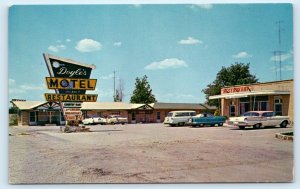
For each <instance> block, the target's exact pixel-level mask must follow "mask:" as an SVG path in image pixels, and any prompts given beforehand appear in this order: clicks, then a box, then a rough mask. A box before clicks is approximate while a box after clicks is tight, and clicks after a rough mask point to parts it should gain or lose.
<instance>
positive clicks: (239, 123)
mask: <svg viewBox="0 0 300 189" xmlns="http://www.w3.org/2000/svg"><path fill="white" fill-rule="evenodd" d="M233 125H234V126H245V127H247V126H250V125H249V123H247V122H244V121H234V122H233Z"/></svg>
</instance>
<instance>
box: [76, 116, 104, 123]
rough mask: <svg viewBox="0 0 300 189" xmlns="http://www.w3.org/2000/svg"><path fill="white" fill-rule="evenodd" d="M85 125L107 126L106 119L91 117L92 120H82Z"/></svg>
mask: <svg viewBox="0 0 300 189" xmlns="http://www.w3.org/2000/svg"><path fill="white" fill-rule="evenodd" d="M82 122H83V124H84V125H96V124H101V125H104V124H106V119H105V118H102V117H91V118H85V119H84V120H82Z"/></svg>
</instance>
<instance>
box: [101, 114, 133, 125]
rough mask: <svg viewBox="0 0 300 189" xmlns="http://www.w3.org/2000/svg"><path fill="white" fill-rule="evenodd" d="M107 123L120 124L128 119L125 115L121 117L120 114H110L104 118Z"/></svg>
mask: <svg viewBox="0 0 300 189" xmlns="http://www.w3.org/2000/svg"><path fill="white" fill-rule="evenodd" d="M106 122H107V124H112V125H114V124H122V125H124V124H125V123H128V119H127V118H126V117H121V116H120V115H110V116H108V117H107V120H106Z"/></svg>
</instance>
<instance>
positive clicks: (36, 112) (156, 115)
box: [11, 100, 216, 126]
mask: <svg viewBox="0 0 300 189" xmlns="http://www.w3.org/2000/svg"><path fill="white" fill-rule="evenodd" d="M11 103H12V105H13V107H17V108H18V116H17V117H18V125H19V126H35V125H40V126H45V125H53V126H54V125H65V120H64V116H63V115H62V112H61V109H60V105H59V103H58V102H46V101H44V102H38V101H26V100H12V101H11ZM176 110H194V111H196V113H197V114H199V113H202V112H211V113H214V111H215V110H216V107H214V106H208V105H206V104H200V103H163V102H156V103H151V104H133V103H125V102H83V103H82V108H81V111H82V114H83V117H84V118H89V117H99V116H101V117H107V116H109V115H120V116H122V117H126V118H127V119H128V123H162V122H163V121H164V119H165V117H166V116H167V114H168V113H169V112H170V111H176Z"/></svg>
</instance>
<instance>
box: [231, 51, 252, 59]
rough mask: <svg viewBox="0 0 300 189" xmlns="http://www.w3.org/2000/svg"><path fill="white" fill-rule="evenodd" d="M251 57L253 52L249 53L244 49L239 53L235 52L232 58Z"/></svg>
mask: <svg viewBox="0 0 300 189" xmlns="http://www.w3.org/2000/svg"><path fill="white" fill-rule="evenodd" d="M250 57H252V55H251V54H248V53H247V52H245V51H242V52H239V53H237V54H235V55H232V58H234V59H240V58H250Z"/></svg>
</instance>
